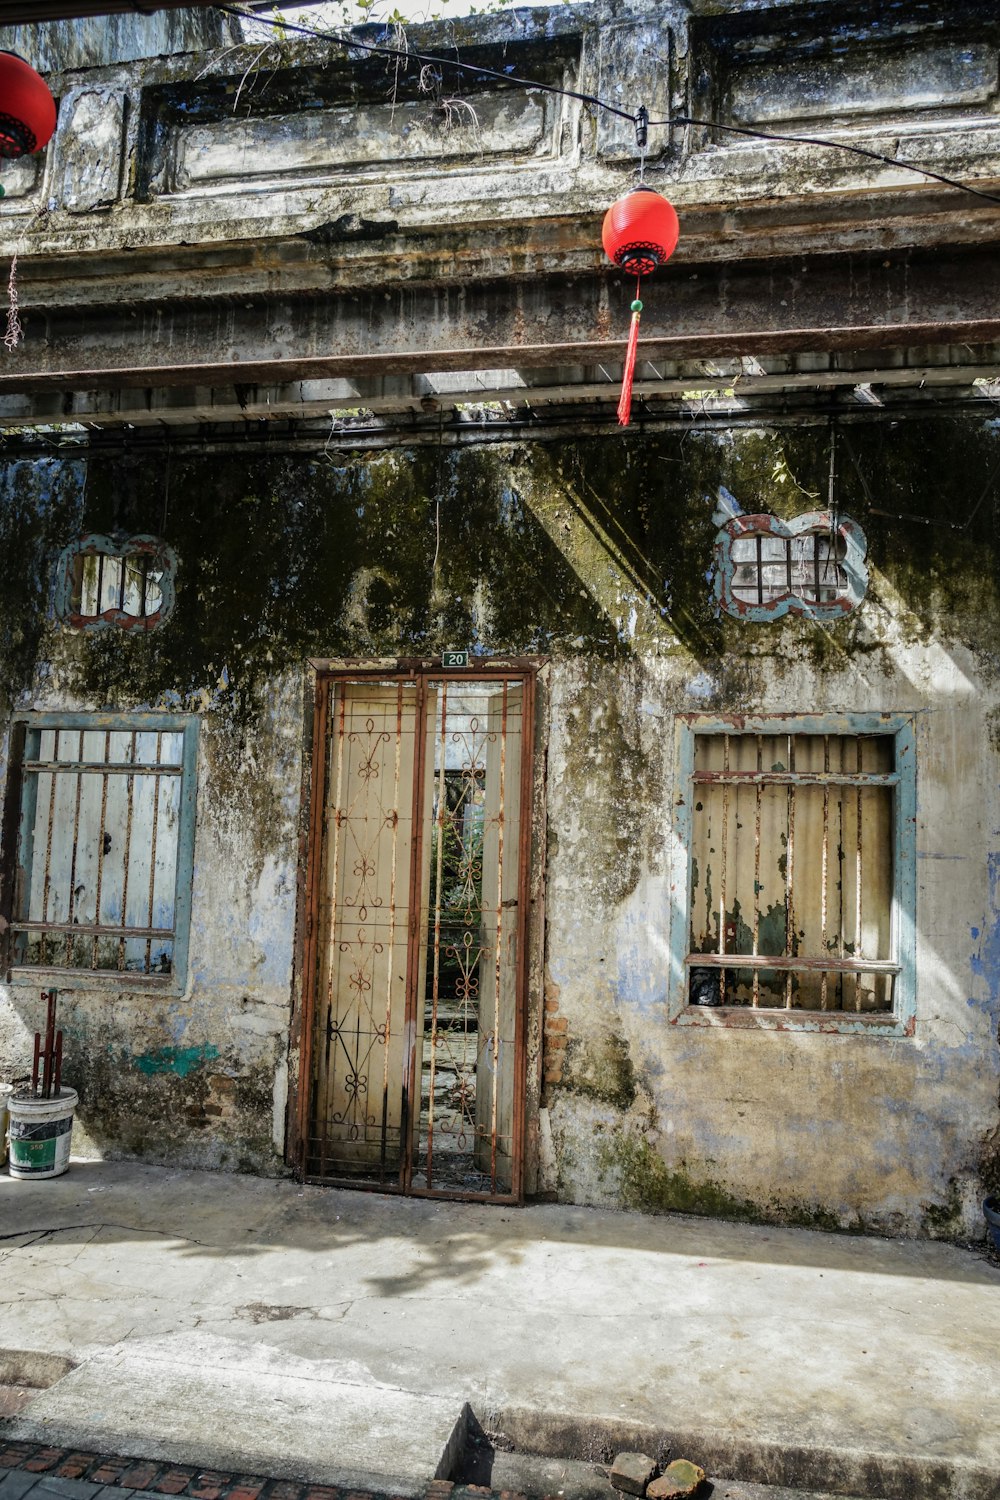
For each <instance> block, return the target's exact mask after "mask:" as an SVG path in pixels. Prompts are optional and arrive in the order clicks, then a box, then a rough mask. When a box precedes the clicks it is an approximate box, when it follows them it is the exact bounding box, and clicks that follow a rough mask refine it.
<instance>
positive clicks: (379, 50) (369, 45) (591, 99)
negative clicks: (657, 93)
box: [215, 5, 635, 122]
mask: <svg viewBox="0 0 1000 1500" xmlns="http://www.w3.org/2000/svg"><path fill="white" fill-rule="evenodd" d="M215 8H216V10H221V11H223V12H224V14H226V15H227V16H236V17H237V19H238V20H241V21H255V22H257V23H258V24H259V25H264V26H274V27H275V28H280V29H281V30H282V31H297V32H298V33H299V34H300V35H301V36H311V37H318V38H319V40H320V41H323V42H337V43H339V45H340V46H341V47H345V48H348V49H350V50H351V51H357V50H360V51H362V52H374V53H375V54H376V55H377V56H379V57H394V58H397V59H399V60H401V61H402V60H406V59H408V60H410V61H411V62H419V63H429V64H431V65H432V66H434V67H438V68H452V69H456V70H457V71H458V72H460V73H473V74H475V75H476V77H478V78H497V79H499V81H500V82H501V83H506V84H509V85H510V86H511V87H512V88H525V89H541V90H542V92H543V93H546V94H561V95H562V97H563V98H564V99H580V100H582V101H583V103H584V104H593V105H594V107H595V108H596V109H604V110H607V111H608V113H609V114H612V115H617V116H618V117H619V119H622V120H631V121H633V122H634V120H635V115H634V114H633V113H632V111H631V110H628V109H620V108H619V107H618V105H616V104H607V103H605V101H604V100H603V99H598V98H597V96H596V95H595V94H580V93H577V91H576V90H575V89H561V88H557V87H556V85H555V84H554V83H539V82H538V80H537V79H535V78H516V77H513V76H512V75H511V74H510V73H500V72H498V71H497V69H496V68H484V67H479V66H478V65H477V64H475V63H463V62H459V61H458V59H457V58H454V57H438V56H435V55H434V54H433V53H430V52H412V51H410V50H409V48H407V49H405V50H404V49H403V48H402V47H388V46H384V45H382V44H380V43H378V42H363V41H362V40H361V39H360V37H356V36H354V35H353V34H351V35H348V34H347V33H346V32H341V31H317V30H316V28H315V27H314V26H303V25H301V24H300V23H298V22H295V21H273V20H271V19H269V18H268V17H265V16H258V15H254V14H252V13H251V12H250V11H246V10H242V9H240V7H239V6H236V5H217V6H216V7H215Z"/></svg>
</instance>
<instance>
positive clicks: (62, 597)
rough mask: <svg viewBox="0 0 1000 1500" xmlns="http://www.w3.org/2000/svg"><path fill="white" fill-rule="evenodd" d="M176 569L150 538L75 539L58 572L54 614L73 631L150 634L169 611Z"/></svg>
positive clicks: (162, 545) (169, 556) (169, 554)
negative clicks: (147, 631) (140, 631)
mask: <svg viewBox="0 0 1000 1500" xmlns="http://www.w3.org/2000/svg"><path fill="white" fill-rule="evenodd" d="M176 566H177V561H176V558H175V556H174V553H173V551H172V550H171V548H170V547H168V546H167V544H166V543H165V542H163V541H160V540H159V539H158V538H157V537H154V536H131V537H126V538H119V539H117V540H116V539H115V538H112V537H106V536H97V535H88V536H83V537H79V538H78V539H77V540H76V541H75V542H71V543H70V545H69V546H68V547H67V548H66V549H65V550H64V552H63V554H62V556H61V558H60V560H59V565H58V567H57V569H56V591H55V608H56V614H57V616H58V618H59V619H60V620H62V621H63V623H64V624H66V625H68V626H70V627H71V628H72V629H74V630H104V629H108V628H109V627H115V628H117V629H119V630H134V629H140V630H153V629H155V628H156V627H157V626H159V625H162V624H163V623H164V621H165V620H167V619H168V618H169V616H170V614H171V612H172V610H173V606H174V574H175V571H176Z"/></svg>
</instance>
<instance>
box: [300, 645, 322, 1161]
mask: <svg viewBox="0 0 1000 1500" xmlns="http://www.w3.org/2000/svg"><path fill="white" fill-rule="evenodd" d="M328 700H329V679H328V678H327V677H326V676H324V675H322V674H319V673H317V677H316V686H315V694H314V698H313V723H312V768H311V771H312V774H311V778H310V791H309V798H310V801H309V833H308V845H307V859H306V861H305V866H306V868H305V873H304V884H303V885H301V886H300V891H301V893H302V896H303V904H304V917H305V920H304V930H303V933H302V990H301V1006H300V1010H299V1018H298V1033H299V1034H298V1042H299V1076H298V1090H297V1095H296V1099H295V1104H296V1109H295V1114H294V1125H295V1130H296V1136H295V1139H294V1141H293V1142H292V1143H291V1151H292V1159H293V1162H294V1163H295V1164H296V1165H297V1166H298V1169H299V1173H300V1175H301V1176H302V1177H303V1179H304V1178H305V1176H306V1173H307V1170H308V1167H309V1143H310V1139H311V1136H310V1122H311V1120H312V1119H315V1115H316V1101H317V1099H318V1092H317V1086H316V1080H315V1078H314V1076H313V1061H314V1057H315V1054H316V1048H315V1026H316V1019H317V1009H318V1007H317V1004H316V1000H317V995H316V989H317V984H318V976H317V968H316V960H317V956H318V952H319V933H318V926H319V924H318V921H317V908H318V906H319V903H320V895H321V890H322V873H323V857H322V856H323V829H324V819H325V813H326V760H327V755H328V746H329V740H330V737H329V734H328V733H327V704H328Z"/></svg>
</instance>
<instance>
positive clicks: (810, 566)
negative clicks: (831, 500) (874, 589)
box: [730, 531, 847, 605]
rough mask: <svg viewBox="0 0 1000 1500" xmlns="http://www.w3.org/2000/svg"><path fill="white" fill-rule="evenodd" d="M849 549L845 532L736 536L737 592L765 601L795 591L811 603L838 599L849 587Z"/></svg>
mask: <svg viewBox="0 0 1000 1500" xmlns="http://www.w3.org/2000/svg"><path fill="white" fill-rule="evenodd" d="M845 550H846V549H845V545H844V541H843V538H841V537H838V536H834V537H831V535H830V533H829V532H826V533H825V534H823V533H820V532H816V531H814V532H807V533H806V535H805V536H765V535H763V534H762V533H761V532H758V533H757V534H756V535H755V536H740V537H735V538H734V539H733V542H732V545H731V549H730V551H731V555H732V559H733V564H734V567H733V581H732V591H733V597H734V598H736V599H742V600H743V601H744V602H745V603H747V604H760V605H763V604H773V603H774V602H775V601H776V600H778V599H784V598H786V597H788V596H790V595H794V596H795V597H796V598H797V599H802V600H805V601H806V602H807V603H809V604H833V603H834V602H835V601H836V600H837V599H839V598H840V597H841V595H842V594H843V593H844V591H845V589H846V588H847V574H846V573H845V572H844V569H843V566H842V562H841V559H842V558H843V557H844V554H845Z"/></svg>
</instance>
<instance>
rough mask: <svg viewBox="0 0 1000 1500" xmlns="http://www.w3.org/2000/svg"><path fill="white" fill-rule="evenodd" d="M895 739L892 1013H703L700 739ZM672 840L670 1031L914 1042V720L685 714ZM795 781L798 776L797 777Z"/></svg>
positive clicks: (680, 724)
mask: <svg viewBox="0 0 1000 1500" xmlns="http://www.w3.org/2000/svg"><path fill="white" fill-rule="evenodd" d="M723 734H734V735H745V734H761V735H782V734H810V735H830V736H831V737H837V736H853V735H891V736H892V737H893V738H894V740H895V771H894V773H893V778H892V780H893V809H892V819H893V875H892V910H891V932H892V939H891V947H892V962H893V964H894V965H895V966H896V967H897V970H898V972H897V975H896V980H895V986H894V1007H893V1010H892V1011H891V1012H868V1013H865V1012H862V1013H854V1012H840V1011H814V1010H805V1009H801V1010H800V1009H778V1008H774V1009H768V1008H764V1007H761V1008H752V1007H748V1006H745V1005H739V1006H725V1005H722V1006H718V1007H714V1006H713V1007H705V1006H698V1005H691V1004H689V999H688V975H689V970H690V969H691V968H692V967H697V966H698V965H697V956H696V955H691V954H690V953H689V948H688V944H689V932H690V918H691V903H692V890H691V887H692V858H693V842H692V840H693V827H694V802H695V786H696V784H695V781H694V773H695V743H696V740H697V739H698V737H699V736H702V735H723ZM675 766H676V782H675V788H676V789H675V795H674V840H673V850H674V852H673V857H672V862H671V871H670V896H671V906H670V969H671V976H670V1004H669V1015H670V1021H671V1024H673V1025H684V1026H714V1027H720V1026H721V1027H726V1028H743V1029H748V1030H759V1031H816V1032H832V1033H840V1034H855V1035H858V1034H861V1035H869V1036H895V1037H899V1036H912V1035H913V1033H914V1027H915V1010H916V986H915V976H916V742H915V734H914V721H913V717H912V715H909V714H891V713H852V714H829V715H827V714H822V715H820V714H817V715H807V714H806V715H796V716H794V717H790V716H782V715H760V716H750V715H747V716H742V715H741V716H739V717H737V716H733V717H729V718H725V717H715V716H712V715H709V714H680V715H678V717H677V721H676V742H675ZM793 780H795V778H793Z"/></svg>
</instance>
